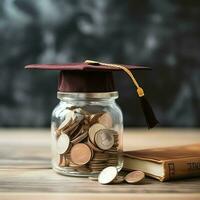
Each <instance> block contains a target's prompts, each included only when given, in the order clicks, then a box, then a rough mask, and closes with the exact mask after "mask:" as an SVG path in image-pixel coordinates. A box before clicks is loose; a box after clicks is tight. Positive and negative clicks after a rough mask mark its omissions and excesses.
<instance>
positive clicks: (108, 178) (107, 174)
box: [98, 167, 117, 184]
mask: <svg viewBox="0 0 200 200" xmlns="http://www.w3.org/2000/svg"><path fill="white" fill-rule="evenodd" d="M116 176H117V168H116V167H106V168H105V169H103V170H102V171H101V172H100V174H99V176H98V181H99V183H101V184H108V183H111V182H112V181H113V180H114V179H115V178H116Z"/></svg>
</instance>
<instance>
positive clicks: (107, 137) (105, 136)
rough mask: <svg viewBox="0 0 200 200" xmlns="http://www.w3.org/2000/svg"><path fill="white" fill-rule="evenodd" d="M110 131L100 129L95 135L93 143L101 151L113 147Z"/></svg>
mask: <svg viewBox="0 0 200 200" xmlns="http://www.w3.org/2000/svg"><path fill="white" fill-rule="evenodd" d="M112 132H113V131H112V130H109V129H101V130H99V131H97V132H96V134H95V138H94V140H95V143H96V145H97V146H98V147H99V148H100V149H102V150H108V149H110V148H111V147H112V146H113V145H114V137H113V134H112Z"/></svg>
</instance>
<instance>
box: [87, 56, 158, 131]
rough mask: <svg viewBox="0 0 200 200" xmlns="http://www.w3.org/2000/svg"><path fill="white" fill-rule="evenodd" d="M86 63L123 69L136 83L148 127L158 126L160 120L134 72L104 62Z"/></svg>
mask: <svg viewBox="0 0 200 200" xmlns="http://www.w3.org/2000/svg"><path fill="white" fill-rule="evenodd" d="M85 63H87V64H89V65H103V66H108V67H113V68H119V69H122V70H123V71H124V72H125V73H126V74H128V76H129V77H130V78H131V80H132V82H133V83H134V85H135V87H136V89H137V94H138V97H139V98H140V103H141V106H142V109H143V112H144V115H145V119H146V122H147V125H148V127H149V128H153V127H154V126H156V125H157V124H158V120H157V119H156V117H155V114H154V112H153V110H152V107H151V105H150V104H149V102H148V101H147V99H146V98H145V97H144V90H143V89H142V87H140V86H139V84H138V82H137V81H136V79H135V77H134V76H133V74H132V72H131V71H130V70H129V69H128V68H126V67H124V66H122V65H118V64H111V63H103V62H98V61H93V60H85Z"/></svg>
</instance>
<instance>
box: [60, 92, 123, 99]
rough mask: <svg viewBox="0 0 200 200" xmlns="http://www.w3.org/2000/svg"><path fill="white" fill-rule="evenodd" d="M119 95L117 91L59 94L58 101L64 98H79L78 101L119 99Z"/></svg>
mask: <svg viewBox="0 0 200 200" xmlns="http://www.w3.org/2000/svg"><path fill="white" fill-rule="evenodd" d="M118 97H119V93H118V92H117V91H113V92H91V93H90V92H60V91H58V92H57V98H58V99H61V100H62V99H64V98H77V99H108V98H114V99H117V98H118Z"/></svg>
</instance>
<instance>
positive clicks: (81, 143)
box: [51, 92, 123, 176]
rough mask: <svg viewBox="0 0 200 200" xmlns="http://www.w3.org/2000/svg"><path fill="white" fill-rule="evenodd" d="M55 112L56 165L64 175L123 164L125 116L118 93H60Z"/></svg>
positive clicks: (91, 174) (98, 171)
mask: <svg viewBox="0 0 200 200" xmlns="http://www.w3.org/2000/svg"><path fill="white" fill-rule="evenodd" d="M57 97H58V99H60V102H59V104H58V105H57V106H56V107H55V109H54V110H53V113H52V123H51V134H52V165H53V169H54V170H55V171H56V172H57V173H60V174H63V175H69V176H93V175H94V176H95V175H98V174H99V173H100V171H101V170H102V169H104V168H105V167H108V166H116V167H117V169H118V170H121V168H122V166H123V159H122V149H123V140H122V136H123V135H122V134H123V116H122V112H121V110H120V108H119V106H118V105H117V104H116V101H115V99H117V98H118V92H106V93H65V92H58V95H57Z"/></svg>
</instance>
